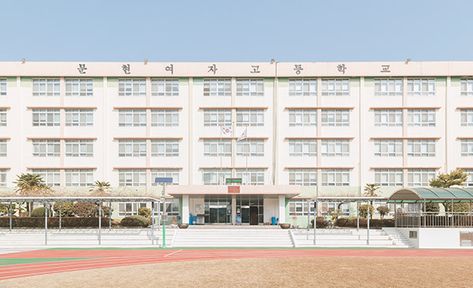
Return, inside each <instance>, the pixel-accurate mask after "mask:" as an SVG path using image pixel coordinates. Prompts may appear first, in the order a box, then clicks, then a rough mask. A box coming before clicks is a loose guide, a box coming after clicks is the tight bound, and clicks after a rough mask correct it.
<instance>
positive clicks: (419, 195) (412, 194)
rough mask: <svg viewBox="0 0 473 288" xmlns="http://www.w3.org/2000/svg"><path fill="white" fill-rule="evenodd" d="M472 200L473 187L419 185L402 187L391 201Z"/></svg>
mask: <svg viewBox="0 0 473 288" xmlns="http://www.w3.org/2000/svg"><path fill="white" fill-rule="evenodd" d="M445 201H455V202H470V201H473V188H465V187H450V188H436V187H418V188H403V189H400V190H398V191H396V192H394V194H392V195H391V197H389V198H388V202H391V203H417V202H445Z"/></svg>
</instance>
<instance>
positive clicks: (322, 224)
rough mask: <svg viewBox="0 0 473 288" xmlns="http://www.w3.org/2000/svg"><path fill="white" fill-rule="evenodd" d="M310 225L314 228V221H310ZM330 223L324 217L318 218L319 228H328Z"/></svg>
mask: <svg viewBox="0 0 473 288" xmlns="http://www.w3.org/2000/svg"><path fill="white" fill-rule="evenodd" d="M310 225H311V227H312V228H313V227H314V219H312V220H310ZM327 225H328V222H327V221H325V219H324V217H317V228H325V227H327Z"/></svg>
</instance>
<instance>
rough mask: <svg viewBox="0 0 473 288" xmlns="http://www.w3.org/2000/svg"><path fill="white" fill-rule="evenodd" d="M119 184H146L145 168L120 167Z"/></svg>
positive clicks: (136, 185)
mask: <svg viewBox="0 0 473 288" xmlns="http://www.w3.org/2000/svg"><path fill="white" fill-rule="evenodd" d="M118 185H119V186H134V187H139V186H146V170H145V169H126V170H125V169H120V170H118Z"/></svg>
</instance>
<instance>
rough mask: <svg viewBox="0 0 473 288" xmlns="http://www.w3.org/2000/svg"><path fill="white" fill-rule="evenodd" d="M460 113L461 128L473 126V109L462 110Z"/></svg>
mask: <svg viewBox="0 0 473 288" xmlns="http://www.w3.org/2000/svg"><path fill="white" fill-rule="evenodd" d="M460 113H461V114H460V122H461V126H473V109H462V110H461V112H460Z"/></svg>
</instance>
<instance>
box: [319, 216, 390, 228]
mask: <svg viewBox="0 0 473 288" xmlns="http://www.w3.org/2000/svg"><path fill="white" fill-rule="evenodd" d="M318 223H319V221H317V225H318ZM366 224H367V221H366V218H360V227H363V228H366ZM335 226H337V227H354V228H356V218H338V219H337V221H336V222H335ZM382 227H394V219H383V220H382V219H370V228H382Z"/></svg>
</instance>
